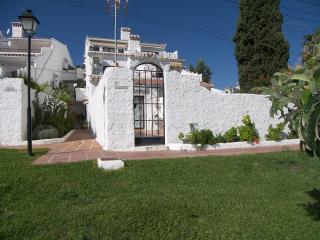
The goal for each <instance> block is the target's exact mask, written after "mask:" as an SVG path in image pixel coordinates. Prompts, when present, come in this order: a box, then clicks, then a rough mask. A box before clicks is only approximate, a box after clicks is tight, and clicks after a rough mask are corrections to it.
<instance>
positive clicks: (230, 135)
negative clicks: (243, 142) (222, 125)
mask: <svg viewBox="0 0 320 240" xmlns="http://www.w3.org/2000/svg"><path fill="white" fill-rule="evenodd" d="M224 139H225V141H226V142H227V143H228V142H238V141H239V140H240V138H239V136H238V130H237V128H235V127H232V128H230V129H229V130H228V131H226V133H225V134H224Z"/></svg>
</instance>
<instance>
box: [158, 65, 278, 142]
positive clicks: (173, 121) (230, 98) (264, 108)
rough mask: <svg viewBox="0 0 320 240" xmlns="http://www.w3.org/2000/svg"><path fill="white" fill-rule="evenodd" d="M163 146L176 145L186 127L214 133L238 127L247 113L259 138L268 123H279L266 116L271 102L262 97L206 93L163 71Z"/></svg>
mask: <svg viewBox="0 0 320 240" xmlns="http://www.w3.org/2000/svg"><path fill="white" fill-rule="evenodd" d="M164 79H165V123H166V129H165V132H166V144H171V143H180V142H181V141H180V140H179V139H178V134H179V133H180V132H183V133H187V132H189V130H190V129H189V124H190V123H197V124H198V125H199V128H200V129H204V128H208V129H211V130H212V131H213V132H214V133H215V134H218V133H225V132H226V131H227V130H228V129H229V128H231V127H235V126H239V125H241V124H242V123H241V118H242V116H243V115H245V114H249V115H250V116H251V119H252V120H253V122H255V124H256V127H257V130H258V131H259V134H260V137H261V138H262V139H264V136H265V134H266V132H267V129H268V126H269V124H275V123H278V122H279V121H278V120H276V119H272V118H271V117H270V115H269V111H270V107H271V102H270V101H269V100H268V99H266V96H262V95H253V94H225V93H217V92H210V91H208V90H207V89H206V88H204V87H201V86H200V82H199V80H198V79H197V78H191V77H185V76H182V75H181V74H179V73H178V72H176V71H165V72H164Z"/></svg>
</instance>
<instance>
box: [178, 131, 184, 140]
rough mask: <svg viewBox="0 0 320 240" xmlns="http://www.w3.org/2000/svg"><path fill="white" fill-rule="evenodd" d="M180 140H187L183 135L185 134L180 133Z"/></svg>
mask: <svg viewBox="0 0 320 240" xmlns="http://www.w3.org/2000/svg"><path fill="white" fill-rule="evenodd" d="M178 138H179V140H181V141H184V140H185V136H184V134H183V132H180V133H179V135H178Z"/></svg>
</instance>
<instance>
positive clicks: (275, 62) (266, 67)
mask: <svg viewBox="0 0 320 240" xmlns="http://www.w3.org/2000/svg"><path fill="white" fill-rule="evenodd" d="M279 5H280V0H240V17H239V19H238V24H237V32H236V35H235V37H234V42H235V56H236V59H237V61H238V75H239V84H240V88H241V91H243V92H248V91H249V90H250V89H252V88H254V87H258V86H268V85H269V84H270V79H271V76H272V75H273V74H274V73H275V72H277V71H279V70H281V69H284V68H287V66H288V59H289V44H288V42H287V41H286V40H285V39H284V36H283V33H282V23H283V17H282V14H281V12H280V9H279Z"/></svg>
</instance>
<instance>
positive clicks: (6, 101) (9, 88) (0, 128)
mask: <svg viewBox="0 0 320 240" xmlns="http://www.w3.org/2000/svg"><path fill="white" fill-rule="evenodd" d="M26 136H27V86H26V85H24V83H23V80H22V79H20V78H5V79H0V145H17V144H20V143H21V141H23V140H25V139H26Z"/></svg>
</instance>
